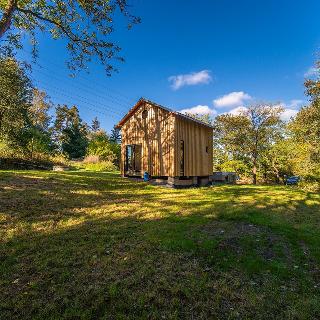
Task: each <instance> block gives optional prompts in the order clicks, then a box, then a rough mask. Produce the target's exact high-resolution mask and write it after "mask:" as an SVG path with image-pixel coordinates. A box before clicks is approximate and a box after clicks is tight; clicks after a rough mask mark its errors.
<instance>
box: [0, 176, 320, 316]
mask: <svg viewBox="0 0 320 320" xmlns="http://www.w3.org/2000/svg"><path fill="white" fill-rule="evenodd" d="M319 268H320V195H319V194H315V193H307V192H303V191H299V190H297V189H295V188H291V187H285V186H236V185H235V186H233V185H224V186H216V187H211V188H209V187H208V188H194V189H185V190H181V189H180V190H174V189H168V188H163V187H155V186H150V185H147V184H145V183H137V182H133V181H131V180H128V179H121V178H119V177H118V175H116V174H110V173H93V172H81V171H77V172H63V173H54V172H39V171H28V172H27V171H23V172H10V171H0V319H1V320H2V319H6V320H7V319H8V320H9V319H10V320H11V319H31V318H32V319H46V320H47V319H97V318H102V319H215V318H218V319H319V315H320V269H319Z"/></svg>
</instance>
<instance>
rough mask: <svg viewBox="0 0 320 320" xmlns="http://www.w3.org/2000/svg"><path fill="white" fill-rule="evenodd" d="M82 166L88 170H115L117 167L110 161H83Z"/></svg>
mask: <svg viewBox="0 0 320 320" xmlns="http://www.w3.org/2000/svg"><path fill="white" fill-rule="evenodd" d="M83 167H84V169H85V170H88V171H115V170H116V169H117V168H116V166H115V165H114V164H113V163H112V162H111V161H100V162H95V163H84V165H83Z"/></svg>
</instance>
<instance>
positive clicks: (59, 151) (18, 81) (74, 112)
mask: <svg viewBox="0 0 320 320" xmlns="http://www.w3.org/2000/svg"><path fill="white" fill-rule="evenodd" d="M53 110H54V111H55V112H52V111H53ZM53 113H54V116H51V114H53ZM120 140H121V136H120V132H119V130H118V129H116V128H114V129H113V130H112V132H111V133H110V134H107V133H106V132H105V131H104V130H103V129H102V128H101V127H100V123H99V120H98V119H97V117H95V118H94V119H93V121H92V124H90V125H88V124H87V123H85V122H84V121H83V120H82V119H81V118H80V115H79V110H78V108H77V107H76V106H71V107H68V106H67V105H57V106H54V105H53V103H52V102H51V101H50V98H49V97H48V96H47V94H46V93H45V92H44V91H41V90H39V89H37V88H35V87H34V86H33V85H32V82H31V80H30V77H29V73H28V67H27V66H26V65H25V64H23V63H20V62H18V61H17V60H15V59H14V58H10V57H0V159H2V161H1V160H0V167H13V168H16V167H19V168H21V167H22V168H23V166H24V165H23V164H25V167H26V168H33V167H37V166H38V167H39V168H41V167H43V168H45V167H46V166H47V167H48V166H49V167H50V165H49V164H50V163H51V164H54V163H65V162H67V161H68V160H71V159H83V158H85V157H88V156H91V158H90V159H94V162H95V163H97V162H100V163H101V162H102V163H103V164H104V166H105V167H106V168H108V169H109V170H111V169H116V167H117V166H118V165H119V156H120V146H119V143H120ZM92 156H94V157H93V158H92ZM89 162H90V161H89ZM86 163H88V161H87V162H86Z"/></svg>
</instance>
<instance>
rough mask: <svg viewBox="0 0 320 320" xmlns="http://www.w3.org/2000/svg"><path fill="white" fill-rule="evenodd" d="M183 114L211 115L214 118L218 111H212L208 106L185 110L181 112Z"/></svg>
mask: <svg viewBox="0 0 320 320" xmlns="http://www.w3.org/2000/svg"><path fill="white" fill-rule="evenodd" d="M179 112H181V113H198V114H210V115H211V116H214V115H216V114H217V111H216V110H214V109H210V108H209V107H208V106H203V105H198V106H195V107H192V108H188V109H183V110H181V111H179Z"/></svg>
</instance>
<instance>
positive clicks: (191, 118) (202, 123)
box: [116, 98, 213, 128]
mask: <svg viewBox="0 0 320 320" xmlns="http://www.w3.org/2000/svg"><path fill="white" fill-rule="evenodd" d="M142 103H148V104H152V105H154V106H156V107H158V108H161V109H163V110H166V111H168V112H170V113H172V114H174V115H176V116H179V117H181V118H184V119H186V120H189V121H194V122H197V123H199V124H201V125H203V126H206V127H209V128H213V127H212V126H211V125H210V124H208V123H205V122H203V121H200V120H198V119H195V118H193V117H190V116H188V115H186V114H183V113H180V112H178V111H173V110H172V109H169V108H167V107H164V106H162V105H160V104H158V103H155V102H153V101H151V100H148V99H145V98H140V99H139V101H138V102H137V103H136V104H135V105H134V106H133V107H132V108H131V109H130V110H129V112H128V113H127V114H126V115H125V116H124V117H123V118H122V119H121V120H120V121H119V123H118V124H117V125H116V127H117V128H121V127H122V126H123V125H124V123H125V122H126V121H127V120H128V119H129V118H130V117H131V116H132V115H133V114H134V113H135V111H136V110H137V109H138V108H139V107H140V106H141V104H142Z"/></svg>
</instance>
